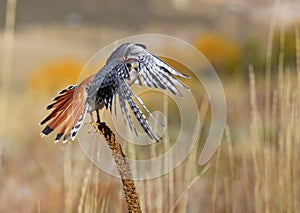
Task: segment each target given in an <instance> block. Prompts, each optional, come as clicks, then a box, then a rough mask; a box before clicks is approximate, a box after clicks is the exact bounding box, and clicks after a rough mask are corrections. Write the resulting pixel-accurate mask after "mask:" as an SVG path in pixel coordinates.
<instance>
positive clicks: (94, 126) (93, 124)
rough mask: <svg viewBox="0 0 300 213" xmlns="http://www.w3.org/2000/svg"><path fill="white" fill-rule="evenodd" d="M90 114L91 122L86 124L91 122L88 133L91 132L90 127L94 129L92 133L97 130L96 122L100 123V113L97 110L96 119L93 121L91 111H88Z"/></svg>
mask: <svg viewBox="0 0 300 213" xmlns="http://www.w3.org/2000/svg"><path fill="white" fill-rule="evenodd" d="M89 114H90V116H91V122H89V123H87V124H91V128H90V130H89V131H88V133H91V132H92V129H95V130H96V131H93V133H96V132H99V129H98V124H100V115H99V111H98V110H96V114H97V121H96V122H95V120H94V117H93V112H89Z"/></svg>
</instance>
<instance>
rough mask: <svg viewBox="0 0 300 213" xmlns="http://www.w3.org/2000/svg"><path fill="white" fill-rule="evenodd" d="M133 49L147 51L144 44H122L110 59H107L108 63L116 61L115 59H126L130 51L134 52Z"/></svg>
mask: <svg viewBox="0 0 300 213" xmlns="http://www.w3.org/2000/svg"><path fill="white" fill-rule="evenodd" d="M133 48H138V49H139V48H143V49H146V46H145V45H144V44H140V43H129V42H127V43H124V44H121V45H120V46H119V47H118V48H117V49H115V50H114V51H113V52H112V54H111V55H110V57H109V58H108V59H107V61H106V63H108V62H110V61H112V60H114V59H117V58H118V59H119V58H124V57H125V58H126V53H127V52H128V51H129V50H132V49H133Z"/></svg>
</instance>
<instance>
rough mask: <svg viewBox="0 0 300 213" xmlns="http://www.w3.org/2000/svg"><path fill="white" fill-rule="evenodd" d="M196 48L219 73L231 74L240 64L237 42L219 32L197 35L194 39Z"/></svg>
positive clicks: (239, 49)
mask: <svg viewBox="0 0 300 213" xmlns="http://www.w3.org/2000/svg"><path fill="white" fill-rule="evenodd" d="M195 46H196V48H198V49H199V50H200V51H201V52H202V53H203V54H204V55H205V57H207V59H208V60H209V61H210V63H211V64H212V65H213V66H214V68H215V69H216V71H217V72H218V73H219V74H225V75H233V74H234V73H236V72H237V71H238V70H239V69H240V66H241V48H240V46H239V44H238V43H237V42H235V41H232V40H230V39H228V38H225V37H224V36H222V35H219V34H206V35H203V36H199V37H198V38H197V39H196V41H195Z"/></svg>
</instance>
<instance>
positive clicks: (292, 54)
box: [272, 21, 300, 68]
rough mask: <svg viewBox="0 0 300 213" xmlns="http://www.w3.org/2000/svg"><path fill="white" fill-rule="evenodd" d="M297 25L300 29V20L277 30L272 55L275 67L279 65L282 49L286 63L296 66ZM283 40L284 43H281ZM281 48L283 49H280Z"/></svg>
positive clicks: (292, 66) (289, 65)
mask: <svg viewBox="0 0 300 213" xmlns="http://www.w3.org/2000/svg"><path fill="white" fill-rule="evenodd" d="M296 27H298V29H299V30H300V21H299V22H297V23H295V24H293V25H291V26H288V27H285V28H284V29H277V30H276V31H275V33H274V42H273V43H274V47H273V48H274V51H273V57H272V62H273V63H272V65H273V66H274V67H275V68H276V67H278V63H279V60H278V59H279V53H280V51H283V52H284V64H285V65H287V66H288V67H291V68H295V67H296V37H295V30H296ZM281 41H283V44H280V42H281ZM281 48H283V49H282V50H280V49H281Z"/></svg>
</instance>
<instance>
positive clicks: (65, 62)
mask: <svg viewBox="0 0 300 213" xmlns="http://www.w3.org/2000/svg"><path fill="white" fill-rule="evenodd" d="M83 65H84V64H83V63H80V62H79V61H77V60H75V59H72V58H64V59H61V60H58V61H55V62H52V63H48V64H45V65H43V66H42V67H40V68H38V69H37V70H36V71H34V72H33V74H32V75H31V76H30V77H29V81H28V83H29V87H30V88H31V89H32V90H33V91H37V92H38V93H39V94H42V95H48V94H53V92H56V91H58V90H60V89H63V88H65V87H66V86H68V85H73V84H76V83H77V79H78V77H79V75H80V72H81V70H82V68H83Z"/></svg>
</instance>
